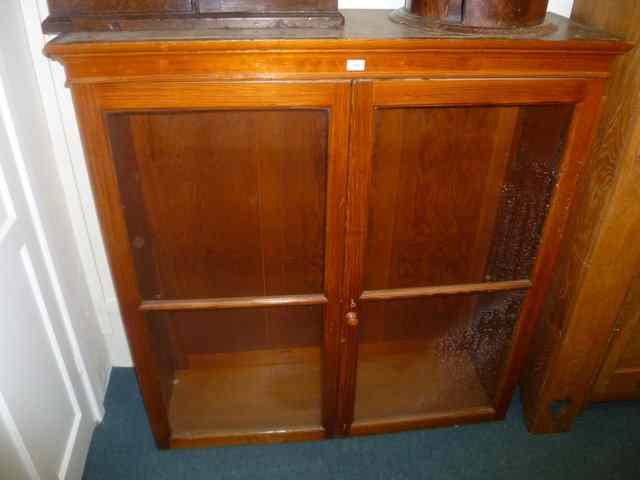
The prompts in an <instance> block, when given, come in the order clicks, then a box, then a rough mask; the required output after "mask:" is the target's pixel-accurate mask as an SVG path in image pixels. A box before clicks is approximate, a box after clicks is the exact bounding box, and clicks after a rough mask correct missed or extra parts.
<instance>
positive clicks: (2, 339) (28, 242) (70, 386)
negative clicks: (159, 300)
mask: <svg viewBox="0 0 640 480" xmlns="http://www.w3.org/2000/svg"><path fill="white" fill-rule="evenodd" d="M22 21H23V20H22V14H21V11H20V6H19V2H16V1H13V0H11V1H8V2H5V1H2V2H0V480H21V479H23V478H24V479H42V480H49V479H58V478H59V479H66V478H68V479H79V478H81V476H82V468H83V465H84V460H85V457H86V453H87V449H88V446H89V442H90V436H91V433H92V431H93V427H94V425H95V421H96V414H95V407H94V409H93V410H92V408H91V407H92V405H90V404H89V398H88V396H87V392H86V391H85V387H86V380H85V379H84V378H83V377H82V374H81V372H82V371H83V369H82V368H79V365H80V364H79V359H78V355H77V342H76V343H75V344H74V339H75V340H76V341H77V338H76V337H75V334H74V332H73V331H72V327H71V325H70V322H69V321H68V318H65V308H66V307H65V306H64V299H63V298H62V296H61V288H60V282H59V279H58V274H57V273H56V270H55V266H54V265H55V263H54V261H53V259H52V255H51V250H50V249H49V248H48V244H47V238H46V233H45V232H44V229H43V222H42V221H41V217H40V213H39V210H38V206H37V205H38V204H37V201H36V198H38V190H36V191H35V192H34V190H35V188H34V186H33V185H34V184H33V182H32V180H30V177H29V168H28V167H29V162H33V158H29V155H32V154H33V151H32V150H30V149H28V148H27V149H25V148H24V146H25V142H27V143H26V144H27V145H29V143H28V142H29V141H32V142H35V141H36V140H35V137H36V135H34V134H33V131H29V129H33V128H37V127H36V125H38V122H36V121H35V120H36V118H35V117H36V115H38V114H41V111H39V110H38V105H39V104H38V103H37V102H38V101H39V98H38V92H37V89H36V88H33V89H30V88H23V87H24V85H25V84H28V80H29V78H30V77H29V75H31V76H33V72H32V71H29V70H28V69H29V68H32V66H31V65H30V63H29V62H27V61H24V62H23V61H22V60H25V59H26V58H28V51H27V50H26V47H25V45H24V43H23V42H24V37H21V36H20V35H22V34H23V30H24V26H23V23H22ZM21 42H22V43H21ZM18 54H19V55H22V56H20V57H18V56H17V55H18ZM34 85H35V84H34ZM34 90H35V91H34ZM25 152H27V153H25ZM41 153H42V155H44V154H45V153H47V152H45V148H42V149H41ZM31 166H33V163H31ZM32 178H33V177H32ZM39 185H42V184H41V183H40V184H39ZM40 188H41V187H40ZM69 254H70V255H71V254H74V253H73V249H72V248H70V250H69ZM61 306H62V307H61ZM67 317H68V315H67ZM74 349H75V350H74ZM83 382H84V383H83Z"/></svg>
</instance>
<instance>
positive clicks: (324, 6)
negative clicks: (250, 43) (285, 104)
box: [42, 0, 344, 33]
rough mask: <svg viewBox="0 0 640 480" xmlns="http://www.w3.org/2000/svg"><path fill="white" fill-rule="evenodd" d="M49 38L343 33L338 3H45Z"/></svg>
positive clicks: (85, 0)
mask: <svg viewBox="0 0 640 480" xmlns="http://www.w3.org/2000/svg"><path fill="white" fill-rule="evenodd" d="M47 2H48V5H49V17H48V18H47V19H46V20H45V21H44V23H43V25H42V26H43V30H44V32H45V33H59V32H79V31H88V30H94V31H95V30H104V31H121V30H127V31H131V30H166V29H182V30H185V29H194V28H195V29H198V28H200V29H202V28H205V29H206V28H283V27H287V28H340V27H341V26H342V24H343V23H344V18H343V17H342V15H341V14H340V13H339V12H338V0H47Z"/></svg>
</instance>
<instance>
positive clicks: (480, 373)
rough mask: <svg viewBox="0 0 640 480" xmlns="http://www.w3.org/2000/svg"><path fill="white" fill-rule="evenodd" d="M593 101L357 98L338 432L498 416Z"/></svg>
mask: <svg viewBox="0 0 640 480" xmlns="http://www.w3.org/2000/svg"><path fill="white" fill-rule="evenodd" d="M600 92H601V84H600V82H599V81H597V82H593V83H591V82H587V81H583V80H578V79H576V80H569V79H567V80H559V79H547V80H545V79H540V80H528V79H503V80H499V79H496V80H486V79H485V80H480V79H478V80H381V81H361V82H357V83H356V84H355V86H354V90H353V112H352V115H353V118H354V121H353V123H352V130H351V152H352V158H351V164H350V170H349V188H348V190H349V207H348V210H349V213H348V222H347V224H348V226H347V239H348V240H347V258H346V271H345V288H346V291H347V292H348V295H347V299H348V301H347V302H345V309H344V311H343V315H344V319H343V338H342V340H343V346H344V350H343V357H342V362H343V369H342V375H341V403H340V417H341V421H342V428H343V431H344V433H347V432H349V431H351V432H352V433H354V434H359V433H369V432H377V431H388V430H394V429H406V428H412V427H413V428H415V427H423V426H429V425H439V424H449V423H460V422H464V421H472V420H480V419H492V418H499V417H501V416H503V415H504V413H505V411H506V408H507V406H508V404H509V401H510V398H511V395H512V391H513V388H514V385H515V381H516V376H517V374H518V371H519V369H520V367H521V365H522V361H523V358H524V355H525V352H526V345H527V343H528V338H529V336H530V333H531V330H532V327H533V324H534V320H535V318H536V316H537V313H538V310H539V307H540V303H541V300H542V298H543V297H544V295H545V294H546V291H547V287H548V284H549V280H550V275H551V273H552V271H553V265H554V263H555V257H556V254H557V249H558V244H559V242H560V238H561V233H562V228H563V225H564V223H565V220H566V217H567V214H568V208H569V206H570V203H571V197H572V195H573V192H574V190H575V186H576V180H577V175H578V172H579V170H580V166H581V163H582V159H583V158H584V153H585V150H586V148H588V144H589V138H590V136H591V133H592V129H593V119H594V118H595V116H596V114H597V109H598V106H599V97H600Z"/></svg>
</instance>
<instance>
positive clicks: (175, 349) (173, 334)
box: [75, 82, 349, 446]
mask: <svg viewBox="0 0 640 480" xmlns="http://www.w3.org/2000/svg"><path fill="white" fill-rule="evenodd" d="M81 91H82V87H76V92H75V94H76V98H77V99H82V98H84V97H83V94H82V93H80V92H81ZM348 93H349V84H348V83H347V82H345V83H324V82H322V83H313V82H303V83H295V82H293V83H278V82H273V83H269V82H266V83H248V84H247V83H244V84H234V83H218V84H207V83H202V84H198V83H194V84H170V83H162V84H158V85H154V84H144V85H139V86H137V85H135V84H134V85H130V86H129V85H128V86H127V89H126V90H121V87H120V86H118V85H105V86H98V87H96V88H95V90H92V91H91V92H85V94H86V95H88V96H89V97H90V98H91V100H89V99H84V100H80V101H79V102H78V103H80V104H81V109H80V110H81V114H82V111H83V110H82V108H83V107H84V108H86V109H87V111H86V115H87V116H89V117H90V120H89V121H85V122H83V123H84V124H85V125H88V128H92V126H93V128H94V129H96V130H97V131H104V132H105V133H106V139H107V140H108V144H107V143H103V138H102V137H100V136H95V137H94V138H93V141H94V144H93V145H94V148H95V149H96V152H97V155H94V156H93V158H91V159H90V160H91V164H90V168H91V170H92V175H93V177H94V183H99V182H106V184H105V185H104V187H106V188H104V189H103V188H100V187H98V188H96V193H97V200H98V203H99V204H103V205H106V204H109V205H111V206H115V205H117V207H116V208H115V210H114V209H113V208H111V207H109V208H107V209H105V208H102V209H101V213H102V215H101V217H102V218H101V220H102V227H103V230H104V232H105V237H106V238H107V243H108V244H109V251H110V254H111V259H110V260H111V263H112V268H113V270H114V272H115V273H114V275H115V276H116V278H117V282H116V283H117V284H118V285H119V287H120V290H119V296H120V303H121V305H128V306H129V309H128V310H127V309H126V307H125V312H124V315H125V317H126V325H127V328H128V330H129V337H130V338H136V340H134V341H133V342H132V348H133V353H134V357H135V361H136V365H137V366H138V368H139V369H140V368H142V369H145V370H146V371H147V373H146V374H144V375H142V386H143V391H144V390H145V389H147V390H148V391H147V393H146V394H145V399H146V402H147V410H148V411H149V412H150V416H151V418H152V424H155V425H156V439H157V440H158V442H159V444H160V445H163V446H164V445H167V442H171V444H172V445H174V446H177V445H180V446H186V445H199V444H203V443H204V444H208V443H217V442H223V443H228V442H234V441H236V440H237V439H240V438H245V439H246V438H248V437H251V438H254V437H255V438H260V439H262V440H265V441H269V439H270V438H271V439H274V438H277V439H279V438H280V437H282V436H285V437H286V436H287V435H289V436H293V437H296V438H298V437H300V436H302V437H304V438H317V437H319V436H323V435H325V434H326V433H331V432H333V431H334V430H335V424H336V414H335V409H336V402H337V380H338V365H337V362H338V355H337V345H338V341H339V339H338V336H337V335H336V330H337V325H338V324H339V315H340V295H341V288H340V287H341V282H342V266H343V252H344V223H345V222H344V217H345V213H344V208H345V203H346V202H345V196H346V165H347V158H346V152H347V140H348V137H347V135H348V120H349V112H348V109H349V96H348ZM91 102H96V104H97V105H98V109H99V110H101V115H100V116H99V117H98V116H94V115H93V114H92V113H91V108H90V104H91ZM85 128H87V127H86V126H85ZM96 170H99V171H100V173H99V174H97V175H96ZM94 188H95V186H94ZM101 194H104V196H101ZM105 211H108V212H109V213H108V214H105ZM123 247H125V248H123ZM131 280H134V282H132V281H131ZM123 285H126V287H125V288H123ZM137 329H140V330H139V331H138V330H137ZM138 332H139V333H138ZM259 399H260V401H258V400H259ZM239 412H243V413H242V414H239ZM245 417H246V418H245ZM169 431H170V432H171V438H170V439H169V438H167V433H166V432H169Z"/></svg>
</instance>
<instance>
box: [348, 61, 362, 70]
mask: <svg viewBox="0 0 640 480" xmlns="http://www.w3.org/2000/svg"><path fill="white" fill-rule="evenodd" d="M364 70H365V61H364V60H362V59H360V58H352V59H349V60H347V72H364Z"/></svg>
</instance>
